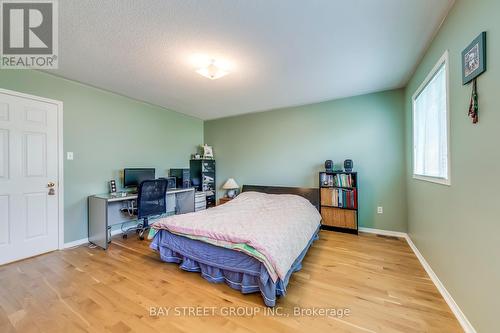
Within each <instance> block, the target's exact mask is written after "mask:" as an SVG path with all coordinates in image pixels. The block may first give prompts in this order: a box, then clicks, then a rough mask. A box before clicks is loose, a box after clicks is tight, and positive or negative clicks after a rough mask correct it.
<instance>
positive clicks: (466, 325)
mask: <svg viewBox="0 0 500 333" xmlns="http://www.w3.org/2000/svg"><path fill="white" fill-rule="evenodd" d="M405 238H406V241H407V242H408V245H409V246H410V247H411V249H412V250H413V252H414V253H415V255H416V256H417V258H418V260H419V261H420V263H421V264H422V266H423V267H424V269H425V271H426V272H427V274H428V275H429V277H430V278H431V280H432V282H434V284H435V285H436V287H437V288H438V290H439V292H440V293H441V296H443V298H444V300H445V301H446V303H448V306H449V307H450V309H451V311H452V312H453V314H454V315H455V317H457V320H458V322H459V323H460V325H461V326H462V328H463V329H464V331H465V333H476V330H475V329H474V327H473V326H472V324H471V323H470V321H469V320H468V319H467V317H466V316H465V314H464V313H463V312H462V310H461V309H460V307H459V306H458V304H457V303H456V302H455V300H454V299H453V297H452V296H451V294H450V293H449V292H448V290H446V288H445V286H444V284H443V283H442V282H441V280H439V278H438V276H437V275H436V273H434V271H433V270H432V268H431V266H430V265H429V263H428V262H427V260H425V258H424V256H423V255H422V254H421V253H420V251H419V250H418V248H417V247H416V246H415V244H413V241H412V240H411V238H410V236H409V235H408V234H406V237H405Z"/></svg>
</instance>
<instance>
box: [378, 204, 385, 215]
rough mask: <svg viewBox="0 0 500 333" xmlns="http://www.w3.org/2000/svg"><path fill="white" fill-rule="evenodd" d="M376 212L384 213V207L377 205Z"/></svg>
mask: <svg viewBox="0 0 500 333" xmlns="http://www.w3.org/2000/svg"><path fill="white" fill-rule="evenodd" d="M377 213H378V214H384V207H381V206H379V207H377Z"/></svg>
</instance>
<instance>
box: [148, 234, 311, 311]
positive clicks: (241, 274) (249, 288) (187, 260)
mask: <svg viewBox="0 0 500 333" xmlns="http://www.w3.org/2000/svg"><path fill="white" fill-rule="evenodd" d="M318 233H319V227H318V229H317V230H316V232H315V233H314V235H313V237H311V239H310V240H309V243H308V244H307V246H306V248H305V249H304V250H303V251H302V253H301V254H300V255H299V256H298V257H297V259H295V261H294V263H293V265H292V267H291V268H290V270H289V271H288V273H287V275H286V277H285V279H284V280H281V279H278V280H277V281H276V282H273V281H272V279H271V278H270V276H269V273H268V271H267V269H266V268H265V266H264V265H263V264H262V263H261V262H260V261H258V260H257V259H255V258H253V257H251V256H249V255H247V254H245V253H243V252H240V251H235V250H231V249H227V248H223V247H219V246H215V245H212V244H208V243H205V242H202V241H198V240H194V239H190V238H187V237H183V236H179V235H175V234H172V233H170V232H169V231H167V230H160V231H158V232H157V233H156V235H155V237H154V238H153V241H152V243H151V245H150V247H151V248H152V249H153V250H156V251H158V252H159V254H160V258H161V260H162V261H165V262H170V263H177V264H179V267H180V268H181V269H183V270H185V271H189V272H199V273H201V275H202V276H203V277H204V278H205V279H206V280H208V281H209V282H212V283H222V282H224V283H226V284H227V285H228V286H230V287H231V288H233V289H236V290H239V291H241V292H242V293H243V294H248V293H255V292H260V293H261V295H262V298H263V300H264V303H265V304H266V305H267V306H271V307H272V306H275V305H276V297H277V296H283V295H285V294H286V287H287V285H288V281H289V279H290V276H291V275H292V273H293V272H296V271H299V270H300V269H301V268H302V260H303V259H304V257H305V255H306V253H307V251H308V250H309V248H310V247H311V244H312V243H313V242H314V241H315V240H317V239H318V238H319V236H318Z"/></svg>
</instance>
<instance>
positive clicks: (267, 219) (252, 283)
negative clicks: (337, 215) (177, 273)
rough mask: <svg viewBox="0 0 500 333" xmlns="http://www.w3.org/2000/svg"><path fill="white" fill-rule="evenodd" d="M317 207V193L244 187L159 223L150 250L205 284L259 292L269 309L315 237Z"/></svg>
mask: <svg viewBox="0 0 500 333" xmlns="http://www.w3.org/2000/svg"><path fill="white" fill-rule="evenodd" d="M318 205H319V192H318V189H309V188H294V187H275V186H256V185H244V186H243V190H242V193H241V194H240V195H239V196H238V197H236V198H235V199H233V200H231V201H229V202H228V203H226V204H224V205H221V206H217V207H215V208H211V209H208V210H206V211H201V212H195V213H189V214H183V215H175V216H170V217H167V218H163V219H160V220H157V221H156V222H155V223H154V224H153V225H152V227H153V228H154V229H156V230H157V233H156V234H155V236H154V238H153V241H152V243H151V248H152V249H154V250H156V251H157V252H158V253H159V255H160V258H161V260H162V261H164V262H169V263H177V264H179V267H180V268H181V269H183V270H186V271H190V272H199V273H201V275H202V276H203V277H204V278H205V279H206V280H208V281H209V282H213V283H222V282H224V283H226V284H227V285H228V286H230V287H231V288H233V289H236V290H239V291H241V292H242V293H243V294H247V293H255V292H260V294H261V295H262V298H263V301H264V303H265V304H266V305H267V306H270V307H272V306H275V305H276V300H277V297H279V296H283V295H285V294H286V288H287V285H288V282H289V279H290V276H291V275H292V274H293V272H296V271H298V270H300V269H301V267H302V266H301V263H302V260H303V259H304V257H305V255H306V253H307V251H308V250H309V248H310V247H311V245H312V243H313V242H314V241H315V240H317V239H318V232H319V227H320V220H321V216H320V215H319V213H318V209H317V208H318Z"/></svg>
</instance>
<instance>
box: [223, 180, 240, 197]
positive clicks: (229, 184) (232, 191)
mask: <svg viewBox="0 0 500 333" xmlns="http://www.w3.org/2000/svg"><path fill="white" fill-rule="evenodd" d="M239 188H240V186H239V185H238V184H237V183H236V181H235V180H234V179H233V178H229V179H228V180H227V181H226V182H225V183H224V185H223V186H222V189H224V190H227V196H228V197H229V198H234V197H235V196H236V190H237V189H239Z"/></svg>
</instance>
